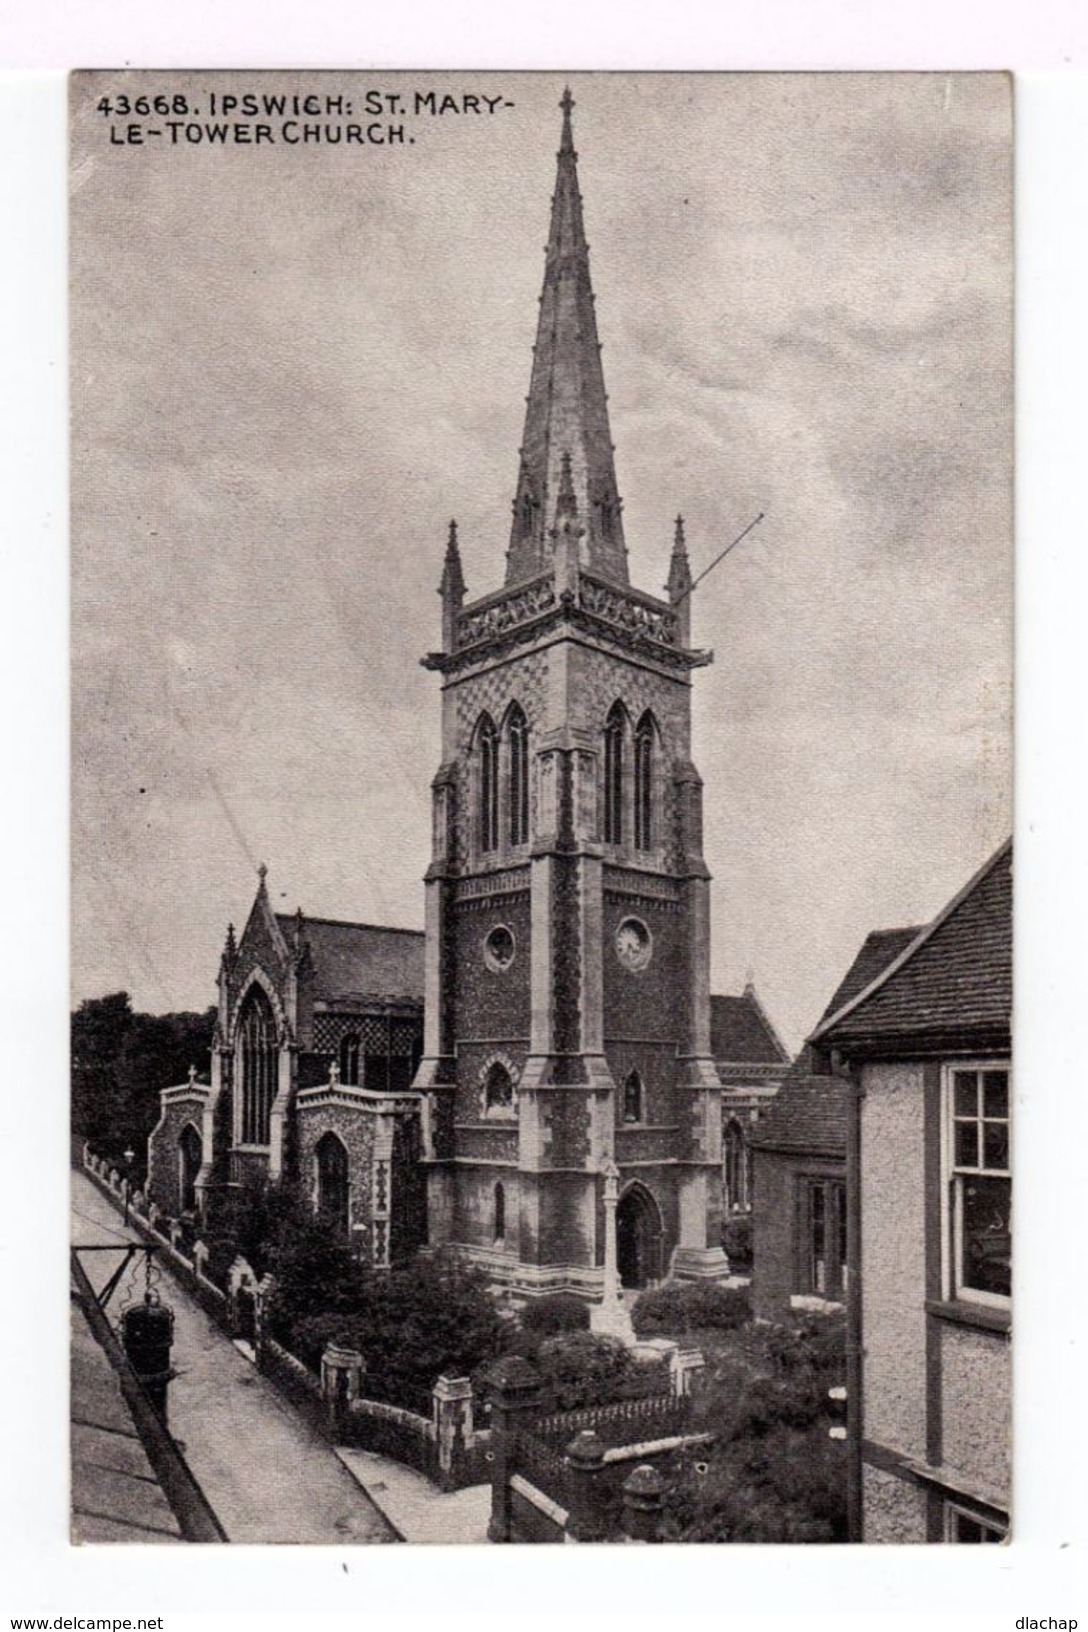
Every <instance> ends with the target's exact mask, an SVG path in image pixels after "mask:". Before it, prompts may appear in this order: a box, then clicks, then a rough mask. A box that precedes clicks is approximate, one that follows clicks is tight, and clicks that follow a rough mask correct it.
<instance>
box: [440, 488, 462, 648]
mask: <svg viewBox="0 0 1088 1632" xmlns="http://www.w3.org/2000/svg"><path fill="white" fill-rule="evenodd" d="M438 593H439V594H440V595H441V597H442V644H443V647H444V649H445V650H446V651H447V652H452V651H453V649H454V647H455V646H456V644H457V613H458V611H459V610H460V608H461V604H462V602H463V601H464V599H465V575H464V573H463V572H462V570H461V551H460V548H459V547H458V543H457V523H456V522H455V521H451V522H450V530H449V534H448V536H447V538H446V559H445V561H444V562H443V563H442V581H441V582H440V584H439V586H438Z"/></svg>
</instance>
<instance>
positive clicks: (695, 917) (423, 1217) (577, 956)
mask: <svg viewBox="0 0 1088 1632" xmlns="http://www.w3.org/2000/svg"><path fill="white" fill-rule="evenodd" d="M561 106H562V110H563V120H562V135H561V141H560V148H559V153H558V173H557V177H556V185H555V194H554V197H553V200H552V209H551V227H550V233H549V239H548V246H547V253H546V261H545V270H544V287H543V292H542V295H541V298H540V314H539V320H538V327H537V337H536V344H535V346H534V347H533V364H532V374H531V380H530V387H529V396H528V399H527V408H526V414H525V428H524V434H523V438H522V446H521V449H520V457H519V463H518V467H517V477H516V483H515V488H514V497H513V516H512V520H511V523H510V534H509V545H508V548H507V551H506V559H505V572H504V574H503V581H502V583H501V586H500V587H499V588H497V589H495V590H493V591H491V592H489V593H486V594H484V595H483V596H481V597H480V598H478V599H474V600H471V601H469V600H467V599H466V586H465V581H464V577H463V574H462V568H461V560H460V554H459V548H458V539H457V529H456V526H455V525H454V524H453V523H451V524H450V529H449V539H448V544H447V547H446V558H445V567H444V570H443V573H442V581H441V588H440V594H441V598H442V642H441V649H440V650H438V651H435V652H432V653H430V654H429V655H427V656H426V657H425V658H424V659H423V661H424V664H425V666H426V667H427V668H428V669H430V670H432V671H434V672H435V673H436V674H437V675H438V676H439V677H440V680H441V709H442V737H441V740H442V749H441V763H440V765H439V768H438V771H437V774H436V776H435V777H434V781H433V795H432V796H433V851H432V858H431V863H430V866H429V868H428V870H427V873H426V881H425V903H426V905H425V926H426V927H425V934H422V935H421V934H419V933H418V932H413V931H406V930H394V929H384V928H376V927H374V926H367V925H362V924H351V923H341V922H333V921H328V920H322V919H313V918H306V917H304V916H303V915H302V914H301V913H298V914H296V915H295V916H294V917H286V916H283V915H280V914H277V913H275V912H274V911H273V910H272V908H271V905H270V903H269V899H268V894H267V889H266V886H265V881H264V873H263V869H262V876H261V883H260V888H259V890H258V893H257V898H256V900H255V902H254V905H253V909H252V912H251V913H250V917H249V920H248V922H247V925H246V928H245V931H244V933H243V935H242V937H241V940H240V941H239V942H238V943H237V944H236V943H235V939H234V934H233V931H231V933H230V934H229V935H228V938H227V944H226V948H225V950H224V953H223V957H222V961H221V966H220V973H219V1018H218V1024H217V1029H216V1038H215V1044H214V1047H213V1065H212V1080H211V1083H210V1084H202V1083H199V1082H196V1081H191V1082H188V1083H182V1084H180V1085H178V1086H177V1087H173V1088H170V1089H167V1090H166V1091H165V1092H164V1093H163V1096H162V1115H161V1120H160V1122H159V1125H158V1127H157V1128H156V1129H155V1132H154V1133H153V1135H152V1137H151V1147H150V1173H149V1186H150V1190H151V1193H152V1195H153V1197H154V1198H155V1199H156V1201H157V1203H158V1205H159V1206H160V1207H161V1208H162V1209H163V1210H164V1211H166V1212H168V1213H171V1214H176V1213H177V1212H178V1211H180V1210H186V1209H189V1208H197V1209H199V1208H200V1207H201V1206H203V1205H204V1203H205V1202H206V1200H207V1198H208V1195H209V1193H210V1192H211V1190H212V1189H213V1188H214V1187H215V1186H217V1185H221V1184H228V1185H241V1184H247V1183H257V1184H261V1183H265V1182H268V1181H270V1180H271V1181H277V1180H283V1179H288V1180H292V1181H294V1182H295V1183H296V1184H297V1185H298V1186H299V1188H300V1190H301V1192H302V1194H303V1195H308V1196H310V1197H311V1199H312V1202H313V1205H314V1208H315V1209H316V1210H317V1211H318V1212H319V1213H320V1214H321V1215H322V1216H324V1217H325V1218H326V1219H327V1220H328V1221H329V1222H330V1223H332V1224H333V1225H334V1226H336V1228H337V1229H338V1230H339V1231H340V1232H341V1233H343V1234H344V1235H345V1236H346V1237H347V1238H348V1239H349V1240H350V1241H351V1244H352V1246H353V1248H354V1250H355V1251H357V1252H358V1253H359V1255H360V1256H361V1257H363V1258H364V1259H365V1260H366V1261H368V1262H372V1263H375V1264H378V1265H382V1264H387V1263H390V1262H394V1261H396V1260H397V1259H398V1258H400V1257H404V1256H408V1255H410V1253H411V1252H413V1251H414V1250H415V1249H416V1247H418V1246H419V1245H421V1244H422V1243H423V1242H424V1241H427V1242H429V1243H430V1245H432V1246H434V1247H442V1246H453V1247H456V1248H458V1249H459V1250H461V1251H462V1252H463V1253H464V1254H465V1255H466V1256H468V1257H469V1258H471V1259H472V1260H473V1261H475V1262H476V1263H478V1264H479V1265H480V1266H482V1267H483V1268H484V1269H485V1270H486V1272H487V1274H488V1276H489V1277H490V1278H491V1280H492V1281H493V1283H494V1284H495V1285H496V1286H498V1287H505V1288H508V1289H510V1290H511V1291H513V1292H515V1293H516V1294H518V1295H525V1296H533V1295H537V1294H540V1293H544V1292H550V1291H555V1290H560V1289H566V1290H570V1291H574V1292H577V1293H580V1294H582V1295H584V1296H586V1297H589V1298H591V1299H597V1298H600V1297H601V1296H602V1293H603V1291H604V1287H605V1268H604V1266H605V1262H606V1250H605V1231H606V1220H609V1221H611V1219H612V1218H613V1216H614V1218H615V1224H614V1230H615V1237H614V1241H613V1240H610V1247H612V1246H614V1249H615V1251H614V1255H612V1254H611V1253H610V1255H609V1257H610V1261H611V1259H612V1257H613V1256H614V1261H615V1263H616V1266H617V1269H618V1273H619V1278H620V1280H621V1281H622V1283H623V1284H624V1285H625V1286H627V1287H642V1286H647V1285H651V1284H653V1283H655V1282H658V1281H660V1280H663V1279H666V1278H668V1277H669V1276H677V1277H681V1278H689V1279H720V1278H722V1277H725V1276H727V1275H728V1273H729V1265H728V1262H727V1260H726V1258H725V1255H724V1254H723V1251H722V1245H721V1226H722V1168H723V1145H722V1135H723V1084H722V1074H721V1070H720V1069H719V1063H718V1062H719V1061H721V1062H722V1064H723V1066H724V1068H725V1070H726V1075H727V1077H728V1078H729V1086H728V1088H727V1090H726V1100H727V1104H728V1106H729V1110H728V1117H729V1125H730V1129H731V1130H732V1138H733V1141H734V1144H735V1145H736V1147H737V1148H736V1150H734V1166H735V1167H736V1170H737V1173H738V1174H743V1173H746V1167H744V1165H743V1164H744V1163H745V1162H746V1159H747V1157H746V1150H745V1148H744V1142H743V1124H744V1122H745V1121H746V1120H748V1119H750V1118H751V1117H754V1116H755V1115H756V1114H757V1110H758V1104H759V1102H760V1101H761V1099H763V1098H765V1097H766V1096H767V1095H768V1094H770V1093H772V1092H773V1090H774V1087H775V1086H776V1085H777V1082H778V1080H780V1078H781V1076H782V1074H783V1073H784V1071H785V1069H786V1065H787V1063H788V1061H787V1056H786V1054H785V1050H784V1049H783V1048H782V1045H781V1043H780V1042H779V1041H778V1039H777V1037H776V1036H775V1034H774V1029H773V1027H772V1026H771V1025H770V1022H769V1020H768V1019H767V1017H766V1015H765V1014H764V1013H763V1011H762V1009H761V1008H760V1006H759V1004H758V999H756V997H755V994H754V991H753V990H751V989H749V990H748V991H746V992H745V994H744V996H743V997H742V998H719V999H715V1000H714V1002H715V1004H716V1008H715V1009H714V1011H713V1017H712V1007H711V997H710V988H709V955H710V906H709V885H710V875H709V873H708V871H707V867H706V863H705V861H704V859H703V837H702V796H703V790H702V782H701V780H700V777H699V773H698V771H697V770H696V768H695V766H694V764H693V763H692V759H691V699H692V678H693V674H694V671H695V670H696V669H698V668H700V667H701V666H703V665H704V664H707V663H709V662H710V661H711V654H710V653H709V652H705V651H699V650H696V649H694V648H693V647H692V644H691V613H690V595H691V589H692V578H691V573H690V570H689V566H688V557H687V551H686V546H685V541H684V529H683V523H682V521H681V520H680V519H679V518H678V520H677V522H676V528H675V535H674V537H673V539H672V542H671V554H670V553H669V552H668V549H667V548H666V550H664V551H663V555H662V573H663V576H667V584H666V589H665V593H664V595H663V596H657V595H651V594H647V593H646V592H644V591H643V590H641V589H638V588H636V587H635V586H634V585H633V584H632V583H631V581H630V575H629V571H628V560H627V547H626V542H625V522H624V514H623V503H622V500H621V497H620V494H619V491H618V488H617V484H616V473H615V468H614V463H613V447H612V441H611V434H610V430H609V421H608V399H607V396H606V393H605V387H604V376H603V372H602V367H601V356H600V351H601V348H600V345H599V344H598V340H597V324H596V318H595V315H594V297H593V292H592V288H591V285H590V269H589V250H588V246H587V244H586V238H585V230H584V226H583V220H582V199H581V195H580V193H579V190H578V171H577V155H576V153H575V150H574V142H573V136H572V130H571V108H572V106H573V102H572V98H571V96H570V94H569V92H567V93H566V94H565V95H564V97H563V101H562V104H561ZM495 565H496V576H498V575H499V567H500V563H499V562H498V561H497V560H496V563H495ZM738 1141H739V1142H738ZM606 1179H607V1181H608V1183H609V1184H611V1185H612V1186H613V1187H614V1189H613V1190H612V1191H610V1192H609V1207H608V1208H606V1206H605V1184H606ZM746 1184H747V1181H746V1179H744V1178H737V1179H736V1180H734V1181H733V1185H732V1189H733V1191H734V1193H733V1194H732V1195H731V1199H730V1203H729V1205H730V1207H731V1209H734V1210H742V1209H743V1208H744V1207H746V1206H747V1204H748V1195H747V1189H746ZM613 1204H614V1206H613ZM608 1227H609V1228H612V1226H611V1223H609V1226H608Z"/></svg>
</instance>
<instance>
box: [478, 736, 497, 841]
mask: <svg viewBox="0 0 1088 1632" xmlns="http://www.w3.org/2000/svg"><path fill="white" fill-rule="evenodd" d="M476 743H477V748H478V751H479V756H480V849H481V850H483V851H485V852H486V851H488V850H496V849H498V844H499V734H498V732H497V731H496V730H495V722H494V720H493V719H492V718H491V716H490V715H489V714H484V715H483V716H482V717H481V719H480V723H479V725H478V726H477V728H476Z"/></svg>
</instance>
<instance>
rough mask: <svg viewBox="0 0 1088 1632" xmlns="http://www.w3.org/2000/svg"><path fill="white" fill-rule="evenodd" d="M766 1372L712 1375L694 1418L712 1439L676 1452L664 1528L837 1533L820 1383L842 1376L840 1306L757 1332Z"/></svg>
mask: <svg viewBox="0 0 1088 1632" xmlns="http://www.w3.org/2000/svg"><path fill="white" fill-rule="evenodd" d="M763 1350H764V1357H765V1359H766V1361H767V1363H768V1364H769V1366H770V1368H771V1369H770V1372H769V1374H768V1375H766V1376H760V1377H755V1378H750V1379H749V1380H747V1381H746V1382H742V1383H741V1384H740V1386H739V1388H738V1387H737V1386H736V1381H735V1379H732V1380H730V1379H728V1378H723V1377H721V1376H718V1375H716V1376H715V1378H714V1381H713V1385H712V1386H711V1387H709V1388H705V1389H704V1390H703V1392H702V1394H701V1397H700V1398H699V1399H698V1400H697V1401H696V1404H695V1412H694V1416H693V1426H699V1427H703V1428H708V1429H711V1430H713V1431H714V1432H715V1433H716V1434H717V1436H718V1437H717V1442H716V1444H715V1445H714V1446H713V1447H712V1449H711V1450H709V1451H706V1450H700V1451H696V1452H694V1453H693V1454H692V1455H690V1456H687V1457H685V1458H684V1459H683V1461H682V1466H681V1468H680V1470H679V1473H678V1476H677V1479H676V1482H675V1485H674V1487H673V1490H672V1492H671V1493H670V1496H669V1499H668V1521H667V1528H668V1535H669V1538H670V1539H674V1540H683V1541H736V1542H750V1541H757V1542H827V1541H844V1540H845V1539H846V1460H845V1451H844V1448H843V1446H842V1443H841V1442H840V1441H832V1440H829V1438H828V1432H827V1430H828V1427H829V1426H830V1417H829V1402H828V1397H827V1390H828V1387H829V1386H830V1385H831V1384H832V1383H834V1382H839V1381H841V1379H842V1374H843V1366H844V1362H845V1345H844V1324H843V1320H842V1317H841V1316H838V1317H834V1316H832V1317H827V1316H816V1317H808V1318H806V1319H805V1320H804V1321H803V1322H802V1323H801V1324H800V1325H799V1326H797V1327H793V1328H776V1329H772V1330H771V1331H769V1332H768V1333H767V1334H766V1337H765V1339H764V1341H763Z"/></svg>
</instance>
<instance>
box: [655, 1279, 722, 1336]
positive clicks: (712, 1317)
mask: <svg viewBox="0 0 1088 1632" xmlns="http://www.w3.org/2000/svg"><path fill="white" fill-rule="evenodd" d="M750 1319H751V1307H750V1304H749V1300H748V1289H747V1287H736V1286H713V1285H711V1286H700V1285H699V1284H698V1283H697V1282H696V1283H693V1284H690V1285H689V1284H685V1283H674V1284H673V1285H671V1286H662V1287H659V1288H658V1289H657V1290H656V1291H654V1292H644V1293H643V1294H642V1296H641V1297H640V1298H638V1299H637V1300H636V1302H635V1306H634V1308H633V1309H632V1311H631V1322H632V1324H633V1326H634V1328H635V1332H636V1334H637V1335H638V1336H639V1337H659V1336H668V1337H677V1336H685V1335H686V1334H687V1333H689V1332H697V1331H701V1330H702V1331H705V1330H707V1329H708V1328H712V1329H715V1330H718V1331H725V1332H728V1331H732V1330H733V1328H734V1327H737V1326H743V1325H744V1324H745V1323H746V1322H747V1321H749V1320H750Z"/></svg>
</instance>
